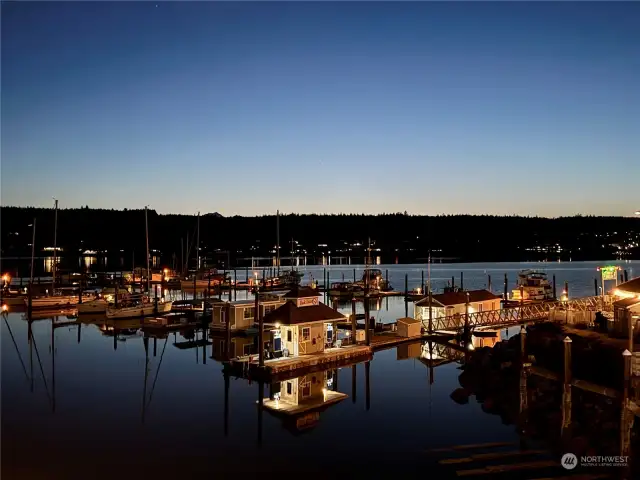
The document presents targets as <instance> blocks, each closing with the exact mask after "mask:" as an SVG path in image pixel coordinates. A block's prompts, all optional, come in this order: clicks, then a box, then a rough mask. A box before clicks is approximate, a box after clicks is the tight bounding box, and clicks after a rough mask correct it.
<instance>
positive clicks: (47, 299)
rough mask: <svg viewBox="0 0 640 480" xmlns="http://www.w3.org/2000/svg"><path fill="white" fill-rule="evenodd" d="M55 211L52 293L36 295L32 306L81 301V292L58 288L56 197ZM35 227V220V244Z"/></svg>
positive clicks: (56, 202) (45, 306)
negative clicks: (73, 292) (66, 291)
mask: <svg viewBox="0 0 640 480" xmlns="http://www.w3.org/2000/svg"><path fill="white" fill-rule="evenodd" d="M54 211H55V220H54V227H53V264H52V266H51V272H52V280H51V292H52V294H51V295H46V296H43V297H35V298H32V299H31V307H32V308H57V307H67V306H70V305H76V304H77V303H78V302H79V301H80V298H79V297H80V294H78V295H64V294H63V292H62V290H61V289H58V290H56V270H57V268H58V261H57V252H58V249H57V247H58V245H57V240H58V200H56V199H55V198H54ZM35 229H36V224H35V221H34V222H33V232H34V233H33V238H34V241H33V244H35ZM31 262H32V265H33V245H32V260H31ZM31 281H32V284H33V273H32V279H31ZM85 298H86V299H87V300H91V299H92V298H93V296H92V295H91V294H90V293H83V294H82V299H83V300H84V299H85ZM24 303H25V305H26V306H28V305H29V299H28V298H25V299H24Z"/></svg>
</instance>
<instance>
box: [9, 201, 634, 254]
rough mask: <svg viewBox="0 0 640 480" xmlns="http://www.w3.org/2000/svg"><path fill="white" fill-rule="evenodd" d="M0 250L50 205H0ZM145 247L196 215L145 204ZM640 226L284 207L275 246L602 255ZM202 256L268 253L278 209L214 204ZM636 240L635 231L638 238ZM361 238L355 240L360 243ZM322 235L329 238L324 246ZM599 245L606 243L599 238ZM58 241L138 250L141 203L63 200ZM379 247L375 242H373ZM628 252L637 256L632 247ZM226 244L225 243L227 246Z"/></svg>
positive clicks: (191, 228) (183, 233) (24, 242)
mask: <svg viewBox="0 0 640 480" xmlns="http://www.w3.org/2000/svg"><path fill="white" fill-rule="evenodd" d="M1 215H2V217H1V218H2V238H1V239H2V256H3V257H11V256H23V257H28V256H29V255H30V253H31V247H30V246H29V244H30V243H31V233H32V231H31V227H29V226H28V225H29V224H31V223H32V221H33V219H34V218H36V219H37V228H36V251H38V252H42V248H44V247H50V246H52V245H53V226H54V214H53V210H52V209H43V208H22V207H2V209H1ZM148 215H149V236H150V248H151V249H153V250H159V251H161V252H162V259H163V261H164V262H169V261H170V259H171V257H172V255H173V254H174V253H175V254H176V256H177V258H178V259H179V258H180V239H181V238H183V239H184V240H183V241H184V245H185V246H186V245H187V244H186V237H187V233H188V234H189V243H190V244H191V246H192V248H191V251H192V252H193V251H194V248H193V244H194V243H195V242H194V238H195V232H196V224H197V220H196V217H195V216H193V215H175V214H169V215H160V214H158V213H157V212H155V211H154V210H149V212H148ZM638 233H640V219H637V218H626V217H594V216H575V217H563V218H555V219H549V218H541V217H518V216H493V215H439V216H417V215H407V213H406V212H404V213H392V214H380V215H351V214H349V215H347V214H340V215H317V214H311V215H299V214H287V215H281V216H280V242H281V256H283V257H286V256H288V255H289V253H290V251H291V242H292V240H294V241H295V242H298V243H294V249H297V250H300V251H306V253H307V255H308V256H321V255H323V254H325V255H326V254H329V253H330V255H331V256H332V257H338V256H345V257H346V256H352V257H360V258H362V257H363V255H365V249H366V247H367V245H368V239H371V248H372V249H373V250H374V252H373V253H372V255H376V256H377V255H379V256H381V257H382V259H383V261H384V262H387V263H395V261H396V260H397V261H398V262H399V263H406V262H413V261H425V260H426V258H427V256H428V252H429V251H431V252H432V256H433V257H453V258H456V259H458V260H459V261H526V260H544V259H549V260H556V259H558V258H560V259H563V260H568V259H569V258H571V259H572V260H595V259H598V260H602V259H609V258H615V257H616V255H617V252H618V247H617V246H615V245H617V244H620V245H628V244H629V239H630V238H631V239H634V238H636V237H635V235H637V234H638ZM200 239H201V246H202V248H203V256H205V255H208V256H210V257H216V258H217V257H220V258H224V259H225V260H226V259H227V256H228V257H229V258H230V260H231V263H234V259H235V258H245V257H251V256H268V255H269V254H270V253H269V252H270V251H272V250H273V249H274V248H275V243H276V218H275V215H265V216H259V217H239V216H233V217H223V216H221V215H219V214H217V213H210V214H205V215H202V216H201V217H200ZM637 241H638V240H637V239H636V240H635V242H637ZM356 244H360V245H356ZM324 245H326V246H324ZM603 245H604V247H603ZM58 246H60V247H62V248H63V249H64V251H65V252H78V254H79V253H80V252H81V251H84V250H100V251H106V252H107V254H108V255H109V256H112V255H113V256H125V257H126V258H127V262H126V263H127V265H128V259H129V258H131V255H132V254H135V255H136V256H138V255H139V257H138V258H140V259H141V258H144V252H145V222H144V210H142V209H136V210H131V209H125V210H107V209H93V208H88V206H84V207H82V208H79V209H61V210H59V212H58ZM378 249H379V251H378ZM626 251H627V252H629V253H628V256H627V257H625V258H640V251H639V249H638V248H637V247H631V248H628V249H627V250H626ZM222 252H225V253H222ZM226 252H229V253H228V254H227V253H226Z"/></svg>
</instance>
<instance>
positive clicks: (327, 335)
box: [264, 287, 347, 357]
mask: <svg viewBox="0 0 640 480" xmlns="http://www.w3.org/2000/svg"><path fill="white" fill-rule="evenodd" d="M284 299H285V300H286V302H285V303H284V305H281V306H280V307H278V308H277V309H275V310H274V311H272V312H270V313H268V314H267V315H265V317H264V324H265V328H269V329H270V330H271V332H272V336H273V342H272V344H271V345H270V350H271V352H272V353H273V354H274V356H280V355H282V356H284V357H287V356H299V355H309V354H313V353H321V352H324V350H325V349H326V348H331V347H333V346H334V345H335V341H336V339H337V328H336V325H335V324H336V323H337V322H340V321H344V320H346V318H347V317H345V316H344V315H343V314H341V313H339V312H337V311H336V310H334V309H333V308H331V307H329V306H327V305H325V304H323V303H320V301H319V298H318V292H317V290H315V289H312V288H308V287H298V288H295V289H293V290H291V291H289V292H288V293H286V294H285V295H284Z"/></svg>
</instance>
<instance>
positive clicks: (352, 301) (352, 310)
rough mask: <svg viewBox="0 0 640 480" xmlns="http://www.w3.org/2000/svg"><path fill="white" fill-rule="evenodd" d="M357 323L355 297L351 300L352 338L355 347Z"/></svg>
mask: <svg viewBox="0 0 640 480" xmlns="http://www.w3.org/2000/svg"><path fill="white" fill-rule="evenodd" d="M357 328H358V326H357V321H356V299H355V297H352V298H351V337H352V338H353V343H354V345H355V343H356V338H357V336H358V335H357V331H358V330H357Z"/></svg>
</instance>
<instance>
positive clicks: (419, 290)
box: [416, 287, 422, 295]
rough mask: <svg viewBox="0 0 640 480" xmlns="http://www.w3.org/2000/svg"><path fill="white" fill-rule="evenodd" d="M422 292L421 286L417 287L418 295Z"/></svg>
mask: <svg viewBox="0 0 640 480" xmlns="http://www.w3.org/2000/svg"><path fill="white" fill-rule="evenodd" d="M421 292H422V289H421V288H420V287H418V288H416V293H417V294H418V295H420V293H421Z"/></svg>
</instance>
